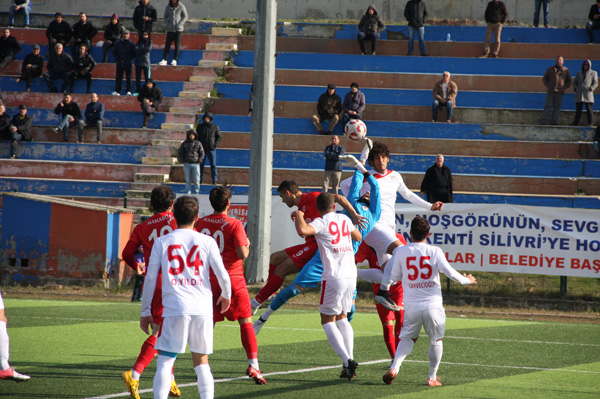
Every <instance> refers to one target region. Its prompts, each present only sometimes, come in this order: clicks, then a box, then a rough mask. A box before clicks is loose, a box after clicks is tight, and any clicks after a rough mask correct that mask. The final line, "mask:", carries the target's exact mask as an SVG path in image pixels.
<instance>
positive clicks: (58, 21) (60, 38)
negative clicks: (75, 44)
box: [46, 12, 73, 53]
mask: <svg viewBox="0 0 600 399" xmlns="http://www.w3.org/2000/svg"><path fill="white" fill-rule="evenodd" d="M71 36H73V30H72V29H71V25H69V23H68V22H67V21H65V20H63V16H62V14H61V13H60V12H57V13H56V14H54V21H52V22H50V24H49V25H48V29H46V37H47V38H48V49H49V51H50V53H52V52H53V51H54V49H56V44H58V43H60V44H62V45H64V46H66V45H67V44H68V43H69V40H71Z"/></svg>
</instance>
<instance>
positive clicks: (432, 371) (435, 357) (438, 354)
mask: <svg viewBox="0 0 600 399" xmlns="http://www.w3.org/2000/svg"><path fill="white" fill-rule="evenodd" d="M443 352H444V345H443V343H442V341H436V342H435V343H434V344H432V345H430V346H429V376H428V378H431V379H432V380H435V378H436V377H437V370H438V367H440V363H441V362H442V353H443Z"/></svg>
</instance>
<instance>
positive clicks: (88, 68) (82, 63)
mask: <svg viewBox="0 0 600 399" xmlns="http://www.w3.org/2000/svg"><path fill="white" fill-rule="evenodd" d="M94 68H96V61H94V59H93V58H92V56H91V54H90V53H89V52H88V49H87V46H86V45H85V44H82V45H80V46H79V51H78V52H77V53H76V54H75V55H74V56H73V70H72V71H71V72H70V73H69V86H70V87H71V89H70V90H69V92H70V93H73V91H74V89H75V80H76V79H85V80H86V82H87V86H86V90H85V93H86V94H90V89H91V87H92V71H93V70H94Z"/></svg>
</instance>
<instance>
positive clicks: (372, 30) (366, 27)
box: [356, 4, 385, 55]
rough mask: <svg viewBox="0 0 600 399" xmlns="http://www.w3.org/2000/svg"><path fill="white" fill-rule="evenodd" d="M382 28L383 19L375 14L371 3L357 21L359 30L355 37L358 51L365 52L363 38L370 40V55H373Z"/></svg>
mask: <svg viewBox="0 0 600 399" xmlns="http://www.w3.org/2000/svg"><path fill="white" fill-rule="evenodd" d="M384 29H385V24H384V23H383V20H382V19H381V17H380V16H379V15H378V14H377V9H376V8H375V6H374V5H373V4H371V5H370V6H369V8H367V11H365V14H364V15H363V16H362V18H361V19H360V22H359V23H358V30H359V31H360V32H359V33H358V36H357V37H356V38H357V39H358V45H359V46H360V53H361V54H362V55H365V54H366V53H367V51H366V50H365V39H370V40H371V55H375V52H376V51H377V40H378V39H379V34H380V33H381V32H383V30H384Z"/></svg>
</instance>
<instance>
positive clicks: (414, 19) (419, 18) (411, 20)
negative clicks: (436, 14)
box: [404, 0, 429, 56]
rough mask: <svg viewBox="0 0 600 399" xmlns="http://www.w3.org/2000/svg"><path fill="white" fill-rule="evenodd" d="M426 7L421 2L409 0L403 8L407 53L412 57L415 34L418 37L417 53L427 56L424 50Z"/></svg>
mask: <svg viewBox="0 0 600 399" xmlns="http://www.w3.org/2000/svg"><path fill="white" fill-rule="evenodd" d="M428 15H429V14H428V13H427V5H426V4H425V2H424V1H421V0H409V2H408V3H406V7H404V18H406V20H407V21H408V53H407V54H406V55H412V54H413V50H414V48H415V32H416V33H417V36H418V37H419V52H420V54H421V55H423V56H428V55H429V54H427V50H426V49H425V27H424V26H423V25H424V24H425V21H427V16H428Z"/></svg>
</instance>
